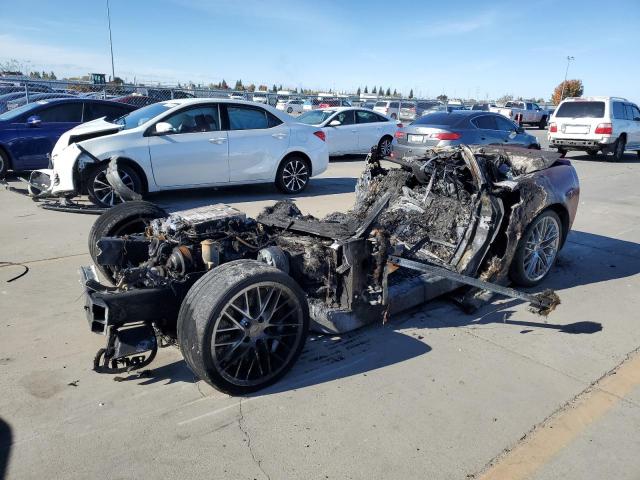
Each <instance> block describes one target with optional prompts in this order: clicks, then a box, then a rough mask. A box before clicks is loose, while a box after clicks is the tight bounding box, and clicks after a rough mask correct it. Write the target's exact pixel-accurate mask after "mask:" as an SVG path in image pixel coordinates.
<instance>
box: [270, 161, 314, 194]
mask: <svg viewBox="0 0 640 480" xmlns="http://www.w3.org/2000/svg"><path fill="white" fill-rule="evenodd" d="M310 176H311V166H310V165H309V162H308V161H307V160H306V159H305V158H302V157H299V156H297V155H294V156H291V157H287V158H286V159H284V160H283V161H282V163H280V166H279V167H278V171H277V172H276V187H278V189H279V190H280V191H281V192H283V193H294V194H295V193H300V192H301V191H303V190H304V189H305V188H307V185H308V183H309V177H310Z"/></svg>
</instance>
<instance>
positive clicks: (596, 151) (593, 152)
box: [587, 148, 600, 159]
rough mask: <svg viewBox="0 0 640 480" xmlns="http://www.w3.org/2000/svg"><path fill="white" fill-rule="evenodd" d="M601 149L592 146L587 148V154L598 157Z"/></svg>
mask: <svg viewBox="0 0 640 480" xmlns="http://www.w3.org/2000/svg"><path fill="white" fill-rule="evenodd" d="M599 152H600V151H599V150H597V149H595V148H590V149H589V150H587V155H589V157H590V158H593V159H595V158H598V153H599Z"/></svg>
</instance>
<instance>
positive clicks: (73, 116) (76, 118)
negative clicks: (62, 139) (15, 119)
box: [36, 102, 82, 123]
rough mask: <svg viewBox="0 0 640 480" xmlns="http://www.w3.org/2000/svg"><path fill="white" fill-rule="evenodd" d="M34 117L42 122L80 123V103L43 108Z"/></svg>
mask: <svg viewBox="0 0 640 480" xmlns="http://www.w3.org/2000/svg"><path fill="white" fill-rule="evenodd" d="M36 115H38V116H39V117H40V120H42V121H43V122H53V123H55V122H77V123H80V122H81V121H82V103H81V102H74V103H66V104H58V105H52V106H50V107H47V108H43V109H42V110H40V111H39V112H38V113H37V114H36Z"/></svg>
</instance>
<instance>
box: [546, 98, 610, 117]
mask: <svg viewBox="0 0 640 480" xmlns="http://www.w3.org/2000/svg"><path fill="white" fill-rule="evenodd" d="M555 116H556V118H602V117H604V102H589V101H583V102H564V103H562V104H561V105H560V107H558V110H557V111H556V113H555Z"/></svg>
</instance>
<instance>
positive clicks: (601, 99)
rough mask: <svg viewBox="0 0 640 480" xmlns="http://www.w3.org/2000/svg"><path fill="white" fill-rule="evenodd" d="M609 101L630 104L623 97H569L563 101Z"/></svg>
mask: <svg viewBox="0 0 640 480" xmlns="http://www.w3.org/2000/svg"><path fill="white" fill-rule="evenodd" d="M607 100H618V101H620V102H628V101H629V100H627V99H626V98H622V97H602V96H593V97H569V98H565V99H564V100H562V101H563V102H595V101H600V102H606V101H607Z"/></svg>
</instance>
